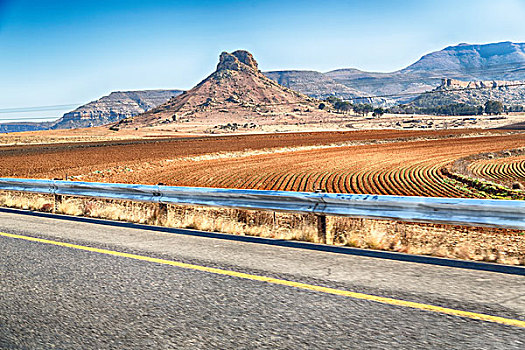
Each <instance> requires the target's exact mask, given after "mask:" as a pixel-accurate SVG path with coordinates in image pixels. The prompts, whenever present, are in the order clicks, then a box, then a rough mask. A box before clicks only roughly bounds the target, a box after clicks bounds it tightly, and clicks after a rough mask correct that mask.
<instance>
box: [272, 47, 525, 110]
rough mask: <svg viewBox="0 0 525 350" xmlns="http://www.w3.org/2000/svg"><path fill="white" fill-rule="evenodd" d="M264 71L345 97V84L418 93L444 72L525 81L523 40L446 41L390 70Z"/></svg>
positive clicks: (371, 91) (294, 85)
mask: <svg viewBox="0 0 525 350" xmlns="http://www.w3.org/2000/svg"><path fill="white" fill-rule="evenodd" d="M314 73H317V74H314ZM265 74H266V75H267V76H268V77H270V78H272V79H274V80H276V81H279V82H282V84H284V85H285V86H287V87H289V88H291V89H294V90H297V91H300V92H303V93H309V92H311V91H319V94H318V95H317V96H316V97H319V98H323V97H326V96H327V95H330V94H335V95H341V96H343V94H345V89H347V88H349V89H352V90H353V91H356V90H357V91H359V93H361V94H363V93H364V94H368V95H390V94H407V93H418V92H423V91H428V90H432V89H434V88H435V87H436V86H439V84H440V82H441V79H442V78H444V77H447V78H452V79H459V80H465V81H471V80H525V43H511V42H501V43H493V44H485V45H470V44H459V45H457V46H449V47H447V48H445V49H443V50H440V51H436V52H432V53H429V54H427V55H425V56H423V57H422V58H421V59H419V60H418V61H417V62H415V63H414V64H412V65H410V66H408V67H406V68H404V69H401V70H399V71H395V72H391V73H377V72H365V71H361V70H358V69H353V68H349V69H338V70H334V71H330V72H327V73H319V72H312V71H276V72H266V73H265ZM325 86H330V88H332V89H333V91H332V92H331V93H330V92H326V89H323V87H325ZM341 86H344V88H342V87H341ZM413 98H414V97H413V96H393V97H392V99H393V100H395V101H396V102H408V101H410V100H412V99H413ZM356 102H362V101H360V100H359V101H356Z"/></svg>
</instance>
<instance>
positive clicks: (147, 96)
mask: <svg viewBox="0 0 525 350" xmlns="http://www.w3.org/2000/svg"><path fill="white" fill-rule="evenodd" d="M181 93H182V90H142V91H116V92H112V93H110V94H109V95H107V96H104V97H102V98H100V99H98V100H96V101H92V102H89V103H87V104H85V105H83V106H80V107H78V108H77V109H75V110H74V111H71V112H68V113H66V114H64V115H63V116H62V118H60V119H58V120H57V121H56V122H55V123H54V124H53V125H52V126H51V129H73V128H87V127H92V126H99V125H104V124H108V123H114V122H116V121H119V120H121V119H124V118H128V117H132V116H135V115H138V114H140V113H144V112H146V111H148V110H150V109H152V108H154V107H157V106H158V105H160V104H162V103H164V102H166V101H167V100H169V99H170V98H172V97H175V96H178V95H180V94H181Z"/></svg>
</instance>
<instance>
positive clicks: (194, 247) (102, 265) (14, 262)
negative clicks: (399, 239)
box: [0, 210, 525, 349]
mask: <svg viewBox="0 0 525 350" xmlns="http://www.w3.org/2000/svg"><path fill="white" fill-rule="evenodd" d="M255 241H257V240H255ZM267 242H268V241H266V240H260V241H259V242H258V243H256V242H244V241H239V240H237V239H236V238H235V237H234V236H228V235H214V237H213V238H210V237H205V236H203V235H201V234H194V233H192V232H191V231H183V230H156V229H148V228H144V227H135V226H134V225H121V224H117V223H115V224H113V223H108V222H102V221H97V220H88V222H82V221H77V220H75V219H72V218H65V217H60V216H49V217H45V216H44V217H42V216H34V215H25V214H20V213H16V212H11V211H4V210H0V349H51V348H57V349H144V348H149V349H171V348H174V349H178V348H185V349H187V348H192V349H193V348H195V349H216V348H236V349H237V348H262V349H265V348H266V349H275V348H283V349H291V348H293V349H297V348H322V349H346V348H350V349H352V348H354V349H355V348H360V349H364V348H370V349H420V348H441V349H445V348H446V349H523V348H525V277H524V276H519V275H511V274H502V273H495V272H484V271H474V270H469V269H460V268H453V267H444V266H435V265H429V264H419V263H412V262H401V261H392V260H385V259H378V258H370V257H362V256H352V255H346V254H338V253H330V252H321V251H315V250H310V249H299V248H293V247H289V246H286V244H282V245H279V244H278V245H275V244H267ZM407 301H408V302H413V303H414V304H410V303H407ZM458 315H459V316H458ZM480 318H481V320H480Z"/></svg>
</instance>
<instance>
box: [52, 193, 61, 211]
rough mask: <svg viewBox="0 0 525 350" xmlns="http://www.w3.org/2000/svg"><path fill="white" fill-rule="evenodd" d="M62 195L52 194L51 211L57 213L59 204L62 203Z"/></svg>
mask: <svg viewBox="0 0 525 350" xmlns="http://www.w3.org/2000/svg"><path fill="white" fill-rule="evenodd" d="M63 199H64V197H63V196H61V195H59V194H53V213H58V209H59V206H60V204H62V201H63Z"/></svg>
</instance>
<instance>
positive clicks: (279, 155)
mask: <svg viewBox="0 0 525 350" xmlns="http://www.w3.org/2000/svg"><path fill="white" fill-rule="evenodd" d="M524 141H525V135H524V134H521V133H511V134H509V133H505V132H502V131H492V132H488V131H484V132H482V131H480V130H463V131H459V130H455V131H447V130H442V131H408V130H407V131H394V130H389V131H361V132H325V133H300V134H266V135H236V136H223V137H189V138H179V139H159V140H127V141H112V142H98V143H97V142H92V143H70V144H55V145H51V144H50V145H26V146H5V147H2V148H1V149H0V154H1V155H2V156H1V158H0V175H1V176H11V177H32V178H65V177H66V176H67V177H68V179H72V180H82V181H101V182H127V183H149V184H156V183H164V184H166V185H177V186H202V187H224V188H251V189H271V190H289V191H314V190H318V189H321V190H325V191H327V192H339V193H369V194H389V195H421V196H445V197H484V196H486V194H484V193H481V192H479V191H476V190H474V189H471V188H466V187H465V185H464V184H461V183H457V181H454V180H452V179H450V178H448V177H447V176H446V175H445V174H443V168H444V167H446V166H447V165H449V164H451V163H452V162H454V161H455V160H457V159H459V158H462V157H466V156H470V155H474V154H478V153H482V152H500V151H503V150H507V149H516V148H519V147H521V146H523V144H524ZM512 161H513V162H511V163H512V164H515V165H512V166H511V167H509V169H515V173H512V172H509V171H508V170H506V171H507V173H506V174H507V175H506V176H511V177H512V176H523V174H522V172H520V171H522V169H523V157H521V158H517V159H512ZM501 162H503V163H501ZM500 163H501V164H506V163H505V162H504V161H503V160H498V162H496V164H500ZM476 166H477V165H476ZM501 166H503V165H501ZM474 168H475V169H478V168H476V167H474ZM474 168H473V169H474ZM480 169H481V168H480ZM490 169H492V168H490ZM505 169H507V168H505ZM479 171H480V172H481V170H479ZM520 174H521V175H520Z"/></svg>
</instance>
